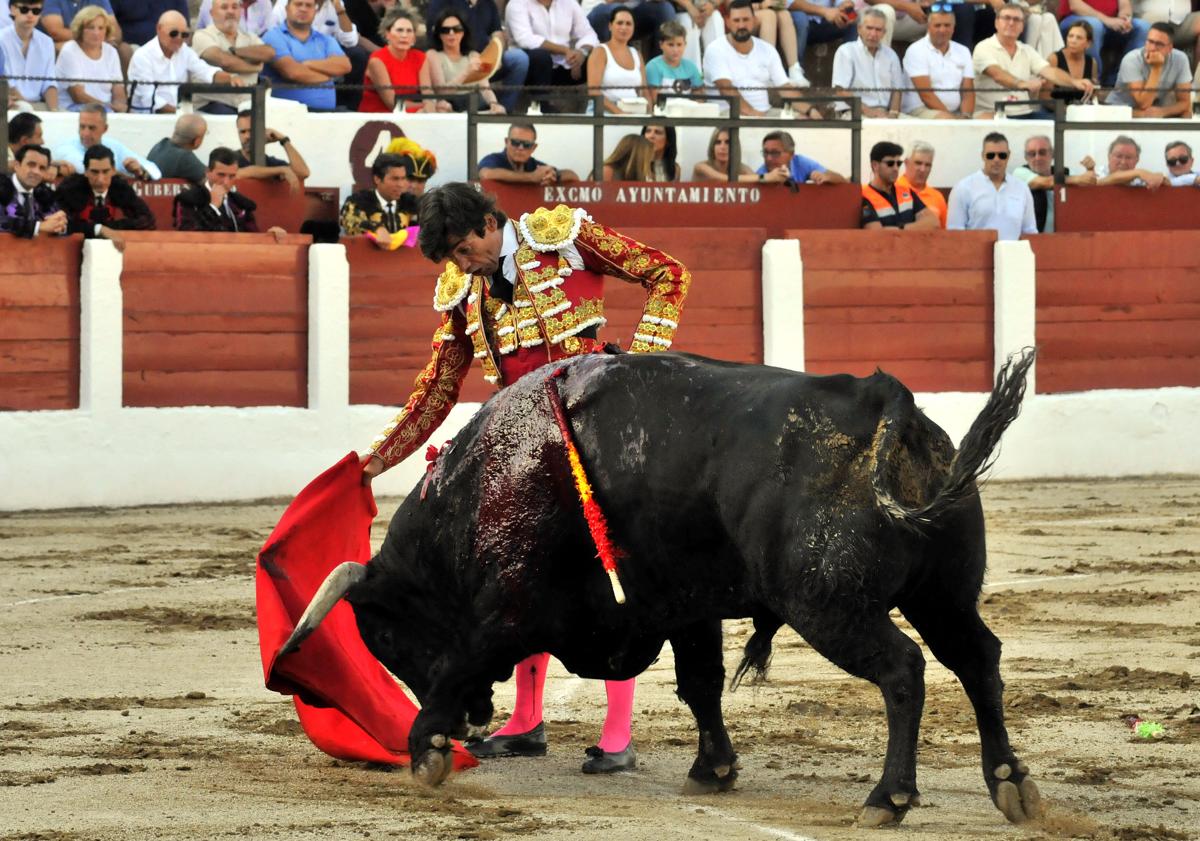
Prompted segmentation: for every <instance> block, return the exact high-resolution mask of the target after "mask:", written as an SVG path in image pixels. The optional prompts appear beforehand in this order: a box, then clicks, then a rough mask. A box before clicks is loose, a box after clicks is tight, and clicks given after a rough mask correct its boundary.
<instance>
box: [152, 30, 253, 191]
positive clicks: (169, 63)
mask: <svg viewBox="0 0 1200 841" xmlns="http://www.w3.org/2000/svg"><path fill="white" fill-rule="evenodd" d="M189 35H191V32H189V31H188V26H187V19H186V18H185V17H184V16H183V15H181V14H179V12H176V11H169V12H163V13H162V16H161V17H159V19H158V26H157V27H156V28H155V35H154V39H153V40H151V41H148V42H147V43H145V44H143V45H142V46H140V47H138V49H137V52H135V53H134V54H133V59H132V60H131V61H130V62H129V81H130V84H131V85H132V86H133V95H132V96H131V98H130V108H129V110H130V111H136V112H138V113H142V114H146V113H149V112H151V111H153V112H154V113H156V114H174V113H175V109H176V106H177V105H178V103H179V85H180V84H183V83H184V82H188V81H198V82H216V83H217V84H220V85H235V86H237V87H241V86H242V80H241V79H239V78H238V77H237V76H231V75H230V74H228V73H226V72H225V71H224V70H218V69H217V68H216V67H213V66H212V65H211V64H207V63H205V62H204V61H201V59H200V56H198V55H196V52H195V51H194V50H193V49H192V48H191V47H189V46H188V45H187V39H188V36H189ZM155 82H158V83H160V84H154V83H155ZM163 82H165V83H166V84H162V83H163ZM201 168H203V164H201Z"/></svg>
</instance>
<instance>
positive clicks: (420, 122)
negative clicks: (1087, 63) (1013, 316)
mask: <svg viewBox="0 0 1200 841" xmlns="http://www.w3.org/2000/svg"><path fill="white" fill-rule="evenodd" d="M1125 112H1126V113H1127V112H1128V109H1125ZM39 116H41V117H42V119H43V121H44V134H45V139H46V142H47V144H48V145H50V146H51V148H53V147H54V146H55V145H57V144H59V143H62V142H63V141H65V140H69V139H70V138H72V137H74V136H75V135H76V126H77V123H78V116H77V115H76V114H71V113H42V114H40V115H39ZM1089 116H1092V117H1094V118H1095V119H1112V117H1104V116H1103V109H1101V111H1100V112H1092V113H1091V114H1090V115H1089ZM205 119H206V120H207V121H208V125H209V131H208V135H207V136H206V137H205V140H204V144H203V145H202V146H201V147H200V151H199V155H200V158H201V159H202V160H205V161H207V160H208V153H209V151H211V150H212V149H213V148H215V147H217V146H231V147H234V148H236V147H237V145H238V139H237V132H236V129H235V126H234V118H233V117H220V116H211V115H206V116H205ZM368 119H391V120H393V121H394V122H395V124H396V125H397V126H398V127H400V128H402V129H403V130H404V133H405V134H407V135H408V136H409V137H412V138H413V139H414V140H416V141H417V142H419V143H421V144H422V145H424V146H426V147H428V148H430V149H433V150H434V151H435V153H436V154H437V157H438V172H437V175H436V176H435V177H434V178H433V179H432V180H431V182H430V183H431V185H437V184H440V183H443V182H446V181H460V180H463V179H465V178H466V176H467V157H466V153H467V120H466V116H465V115H462V114H403V115H399V114H392V115H381V114H309V113H308V112H307V111H305V110H304V109H303V108H302V107H297V106H296V105H295V103H291V102H288V101H286V100H273V99H268V104H267V123H268V124H269V125H270V126H271V127H272V128H277V129H279V130H280V131H283V132H284V133H286V134H288V135H290V136H291V138H292V140H293V142H294V143H295V144H296V147H297V148H298V149H299V150H300V152H301V154H303V155H304V156H305V158H306V160H307V161H308V164H309V166H310V167H311V169H312V177H311V178H310V179H309V183H310V184H311V185H313V186H316V187H336V188H338V189H341V190H347V189H349V188H351V187H352V183H351V182H352V177H351V169H350V160H349V153H348V150H349V146H350V140H351V138H353V137H354V135H355V133H356V132H357V130H358V128H359V127H360V126H361V125H362V124H363V123H364V122H365V121H366V120H368ZM645 122H646V118H644V117H637V118H634V117H627V118H622V117H615V116H614V117H613V118H612V125H607V126H606V127H605V130H604V147H605V149H606V150H611V149H612V148H613V146H614V145H616V142H617V140H618V139H620V137H621V136H622V135H624V134H628V133H637V132H638V131H640V129H641V126H642V125H643V124H644V123H645ZM1151 122H1166V123H1168V124H1170V125H1172V127H1173V128H1177V129H1178V130H1173V131H1170V132H1151V131H1146V130H1145V129H1144V128H1142V127H1143V126H1145V125H1147V124H1148V123H1151ZM174 123H175V118H174V117H172V116H169V115H158V114H111V115H110V116H109V131H110V132H111V133H112V135H113V136H114V137H117V138H119V139H120V140H121V141H123V142H124V143H125V144H127V145H128V146H129V147H130V148H131V149H133V150H134V151H136V152H141V153H146V152H148V151H149V150H150V147H151V146H153V145H154V144H155V143H157V142H158V141H159V140H160V139H161V138H163V137H166V136H168V135H170V133H171V128H172V126H173V125H174ZM802 126H803V124H797V127H796V128H795V129H793V130H792V134H793V136H794V137H795V139H796V144H797V151H799V152H801V153H803V154H805V155H808V156H809V157H812V158H816V159H817V160H818V161H820V162H821V163H823V164H824V165H825V166H827V167H829V168H831V169H834V170H836V171H838V172H842V173H844V174H846V175H849V173H850V133H849V131H848V130H840V129H806V128H803V127H802ZM997 130H999V131H1002V132H1004V133H1005V134H1006V135H1007V136H1008V138H1009V141H1010V143H1011V145H1012V149H1013V152H1014V155H1013V157H1012V159H1010V161H1009V165H1010V169H1015V168H1016V167H1018V166H1020V165H1021V163H1022V160H1023V159H1022V149H1023V144H1024V142H1025V139H1026V138H1028V137H1031V136H1033V135H1035V134H1047V135H1050V136H1051V137H1053V133H1054V126H1053V124H1052V123H1050V122H1045V121H1033V120H1009V121H995V122H992V121H986V120H984V121H964V122H960V121H957V120H907V119H906V120H864V128H863V137H862V161H861V163H862V168H863V170H862V171H863V172H867V173H869V172H870V166H869V163H868V158H867V156H868V154H869V152H870V150H871V146H873V145H874V144H875V143H877V142H879V141H881V140H890V141H893V142H895V143H899V144H900V145H901V146H903V147H904V148H905V149H906V150H907V149H909V148H911V146H912V143H913V141H915V140H925V141H928V142H930V143H932V144H933V145H934V147H935V148H936V149H937V150H938V151H937V156H936V158H935V161H934V167H933V175H932V176H931V178H930V183H932V184H933V185H934V186H937V187H951V186H953V185H954V183H955V182H957V181H958V180H959V179H961V178H963V177H964V176H966V175H969V174H970V173H972V172H974V171H975V170H976V169H978V168H979V166H980V161H979V152H980V148H981V146H982V141H983V137H984V135H985V134H987V133H988V132H989V131H997ZM505 131H506V126H505V125H503V124H496V125H484V126H481V127H480V129H479V154H480V156H483V155H485V154H487V153H489V152H495V151H500V150H502V149H503V138H504V134H505ZM767 131H768V129H747V130H745V131H743V132H742V133H741V142H742V158H743V160H744V161H745V162H746V163H747V164H749V165H751V166H754V167H757V166H758V165H760V164H761V163H762V159H761V157H760V155H759V149H760V147H761V143H762V136H763V135H764V134H766V133H767ZM1127 133H1128V134H1130V135H1131V136H1132V137H1134V138H1135V139H1136V140H1137V141H1138V142H1139V143H1140V144H1141V145H1142V148H1143V160H1142V163H1143V165H1144V166H1145V167H1146V168H1148V169H1152V170H1159V171H1163V172H1165V171H1166V164H1165V162H1164V160H1163V157H1164V155H1163V147H1164V146H1165V145H1166V143H1167V142H1168V141H1172V140H1185V141H1187V142H1189V143H1191V145H1192V147H1193V148H1194V149H1200V125H1197V126H1196V127H1192V124H1191V122H1190V121H1180V120H1167V121H1150V120H1139V121H1138V123H1137V127H1135V129H1134V130H1132V131H1129V132H1127ZM1115 134H1116V133H1115V132H1111V131H1104V132H1072V133H1070V134H1069V135H1068V137H1067V158H1066V160H1067V164H1068V166H1070V167H1072V168H1073V169H1075V170H1076V171H1078V161H1079V160H1080V159H1081V158H1082V157H1083V156H1084V155H1091V156H1092V157H1093V158H1094V159H1095V160H1096V162H1097V163H1103V162H1104V161H1105V160H1106V156H1107V148H1108V143H1109V141H1110V140H1111V139H1112V138H1113V137H1114V136H1115ZM710 135H711V131H710V130H709V129H705V128H681V129H679V131H678V144H679V163H680V165H681V167H682V171H683V178H684V179H687V178H690V177H691V172H692V167H693V166H694V165H695V164H696V163H697V162H698V161H701V160H703V159H704V157H705V153H706V151H707V148H708V140H709V137H710ZM386 139H387V137H386V135H384V136H383V137H381V138H380V139H379V140H378V141H377V142H376V144H375V151H376V153H377V152H378V151H379V150H381V149H382V147H383V146H384V145H386ZM538 140H539V146H538V149H537V151H536V152H535V153H534V154H535V156H536V157H538V158H540V159H542V160H545V161H547V162H549V163H553V164H554V165H556V166H559V167H562V168H567V169H573V170H575V171H576V172H578V173H579V175H580V176H582V177H587V175H588V173H589V171H590V170H591V166H592V152H591V149H592V131H591V128H590V127H587V126H549V125H547V126H542V127H541V128H540V129H539V135H538ZM267 151H268V152H269V153H270V154H273V155H276V156H279V157H282V153H281V152H280V150H279V147H278V146H268V147H267ZM369 160H374V156H373V155H371V156H370V157H369Z"/></svg>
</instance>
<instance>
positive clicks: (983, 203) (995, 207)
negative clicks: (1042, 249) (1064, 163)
mask: <svg viewBox="0 0 1200 841" xmlns="http://www.w3.org/2000/svg"><path fill="white" fill-rule="evenodd" d="M981 157H982V158H983V169H981V170H980V171H979V172H975V173H972V174H971V175H968V176H967V177H966V178H964V179H963V180H961V181H959V182H958V183H957V184H955V185H954V189H953V190H951V191H950V209H949V213H948V216H947V220H946V229H947V230H950V231H983V230H992V231H995V232H996V236H997V237H998V238H999V239H1001V240H1016V239H1020V238H1021V235H1022V234H1036V233H1037V219H1036V217H1035V216H1034V212H1033V194H1032V193H1031V192H1029V188H1028V187H1027V186H1025V184H1024V183H1023V182H1022V181H1020V180H1019V179H1017V178H1015V177H1013V176H1012V175H1009V174H1008V158H1009V151H1008V138H1006V137H1005V136H1004V135H1003V134H1001V133H1000V132H998V131H993V132H991V133H989V134H988V135H987V137H985V138H983V153H982V155H981Z"/></svg>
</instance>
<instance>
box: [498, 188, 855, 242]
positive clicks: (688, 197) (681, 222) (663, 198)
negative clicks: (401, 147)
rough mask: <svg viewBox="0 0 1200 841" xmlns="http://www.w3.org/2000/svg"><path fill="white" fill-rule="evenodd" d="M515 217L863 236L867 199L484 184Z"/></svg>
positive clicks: (768, 191)
mask: <svg viewBox="0 0 1200 841" xmlns="http://www.w3.org/2000/svg"><path fill="white" fill-rule="evenodd" d="M481 183H482V186H483V189H484V190H485V191H487V192H489V193H495V194H496V196H497V198H498V199H499V200H500V207H501V208H502V209H503V210H504V212H505V213H507V214H508V215H509V216H519V215H520V214H522V213H528V212H529V211H531V210H533V209H535V208H537V207H546V206H549V207H553V206H554V205H557V204H565V205H570V206H572V207H582V208H585V209H586V210H587V211H588V212H589V213H591V214H592V215H593V216H594V217H595V218H596V219H598V220H602V221H604V222H605V223H606V224H609V225H615V226H617V227H650V228H676V227H679V228H695V227H714V228H738V227H746V226H747V225H752V226H753V227H763V226H764V225H766V226H777V227H778V228H779V229H780V230H782V229H784V228H826V229H828V228H857V227H858V223H859V203H860V201H861V200H862V199H861V196H862V193H861V191H860V189H859V187H858V185H857V184H822V185H816V184H802V185H800V186H799V187H798V188H796V189H795V190H794V191H793V190H789V189H788V188H787V187H784V186H783V185H780V184H754V183H750V184H725V183H722V182H717V181H707V182H688V181H684V182H669V183H642V182H623V181H607V182H603V183H597V182H592V181H578V182H574V183H571V184H544V185H537V184H512V183H509V182H504V181H483V182H481Z"/></svg>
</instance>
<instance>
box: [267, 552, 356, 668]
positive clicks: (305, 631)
mask: <svg viewBox="0 0 1200 841" xmlns="http://www.w3.org/2000/svg"><path fill="white" fill-rule="evenodd" d="M366 574H367V568H366V566H364V565H363V564H356V563H354V562H353V561H347V562H346V563H344V564H338V565H337V566H336V567H334V570H333V572H331V573H329V575H328V576H326V578H325V581H324V582H322V584H321V589H319V590H317V594H316V595H315V596H313V598H312V601H311V602H309V603H308V607H306V608H305V609H304V613H303V615H301V617H300V621H299V622H297V623H296V630H294V631H292V635H291V636H290V637H288V641H287V642H285V643H284V644H283V647H282V648H280V649H279V653H278V654H276V655H275V656H276V657H282V656H283V655H285V654H291V653H292V652H293V651H296V650H297V649H298V648H300V643H302V642H304V640H306V639H307V638H308V635H309V634H311V633H312V632H313V631H315V630H317V626H318V625H320V624H321V621H322V620H323V619H324V618H325V617H326V616H328V615H329V611H331V610H333V606H334V605H336V604H337V603H338V602H339V601H340V600H341V599H342V597H343V596H345V595H346V593H347V592H348V591H349V590H350V588H351V587H353V586H354V585H355V584H357V583H358V582H360V581H362V580H363V578H364V577H366Z"/></svg>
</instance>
